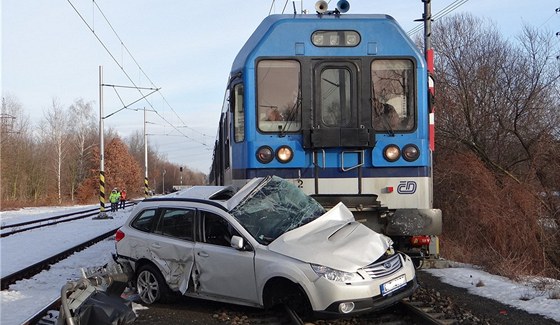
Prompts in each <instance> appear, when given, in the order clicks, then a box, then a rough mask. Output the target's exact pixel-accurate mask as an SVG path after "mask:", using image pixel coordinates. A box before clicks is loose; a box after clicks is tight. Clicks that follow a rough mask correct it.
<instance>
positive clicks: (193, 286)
mask: <svg viewBox="0 0 560 325" xmlns="http://www.w3.org/2000/svg"><path fill="white" fill-rule="evenodd" d="M116 240H117V243H116V258H117V260H118V261H119V262H121V263H130V266H131V267H132V269H133V270H134V273H135V279H134V282H135V283H136V288H137V290H138V293H139V295H140V297H141V299H142V301H143V302H144V303H146V304H152V303H154V302H157V301H159V300H161V301H165V300H167V299H168V298H169V297H171V296H172V295H173V294H176V293H180V294H182V295H185V296H189V297H196V298H203V299H210V300H215V301H222V302H228V303H235V304H241V305H248V306H254V307H260V308H269V307H273V306H275V305H278V304H284V303H286V304H288V305H290V307H291V308H293V309H294V310H295V311H296V312H297V313H298V314H300V316H303V317H318V316H343V315H348V314H354V313H359V312H369V311H374V310H379V309H382V308H385V307H387V306H390V305H392V304H394V303H396V302H398V301H399V300H400V299H402V298H405V297H408V296H410V295H411V294H412V293H413V292H414V290H415V289H416V287H417V283H416V276H415V270H414V267H413V264H412V261H411V259H410V258H409V257H408V256H407V255H405V254H402V253H398V252H395V251H394V250H393V248H392V246H391V245H392V241H391V239H390V238H388V237H386V236H384V235H382V234H378V233H376V232H374V231H372V230H371V229H369V228H367V227H366V226H364V225H362V224H361V223H359V222H357V221H355V220H354V217H353V215H352V213H351V212H350V211H349V210H348V208H346V206H344V205H343V204H342V203H339V204H338V205H337V206H335V207H334V208H332V209H331V210H329V211H325V209H324V208H323V207H322V206H321V205H320V204H319V203H317V202H316V201H315V200H314V199H313V198H311V197H309V196H307V195H306V194H304V193H303V192H302V191H301V190H300V189H299V188H297V187H296V186H295V185H293V184H292V183H290V182H288V181H285V180H283V179H281V178H278V177H275V176H273V177H264V178H255V179H253V180H251V181H250V182H249V183H247V184H246V185H245V186H244V187H243V188H241V189H240V190H239V191H236V190H235V189H234V188H232V187H223V186H195V187H192V188H190V189H187V190H183V191H180V192H177V193H174V194H172V195H168V196H166V197H161V198H151V199H146V200H144V201H142V202H140V203H139V204H138V205H137V206H136V207H135V209H134V210H133V211H132V214H131V216H130V218H129V219H128V220H127V222H126V223H125V224H124V225H123V227H121V228H120V229H119V230H118V231H117V234H116Z"/></svg>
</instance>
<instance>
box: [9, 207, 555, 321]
mask: <svg viewBox="0 0 560 325" xmlns="http://www.w3.org/2000/svg"><path fill="white" fill-rule="evenodd" d="M79 208H80V207H70V208H69V207H64V208H52V207H48V208H26V209H22V210H17V211H6V212H0V224H2V225H6V224H13V223H18V222H23V221H27V220H30V219H31V218H37V219H42V218H46V217H48V216H49V215H55V214H60V213H64V212H70V211H72V210H73V209H74V210H76V209H79ZM82 208H83V207H82ZM131 209H132V208H131V207H128V208H126V209H125V210H124V211H123V210H119V211H118V212H114V213H111V212H108V214H109V215H111V216H113V217H114V219H106V220H92V219H91V217H89V218H86V219H83V220H80V221H74V222H70V223H68V224H65V223H62V224H58V225H55V226H51V227H47V229H36V230H33V231H29V232H24V233H19V234H14V235H11V236H8V237H4V238H0V273H1V274H2V276H6V275H8V274H10V273H12V272H14V271H17V270H19V269H21V268H23V267H25V266H28V265H30V264H32V263H35V262H37V261H39V260H42V259H44V258H45V257H47V256H48V255H51V254H52V253H54V252H57V251H62V250H65V249H67V248H68V247H69V246H74V245H75V244H78V243H81V242H82V240H83V239H85V238H93V237H96V236H98V235H99V234H101V233H104V232H107V231H109V230H111V229H114V228H116V227H119V226H120V225H122V224H123V223H124V221H125V220H126V218H127V217H128V214H129V212H130V210H131ZM114 250H115V243H114V240H113V239H112V238H111V239H108V240H104V241H102V242H99V243H98V244H96V245H94V246H92V247H90V248H88V249H86V250H84V251H81V252H78V253H75V254H74V255H72V256H71V257H70V258H68V259H65V260H64V261H61V262H59V263H57V264H55V265H53V266H52V267H51V269H50V270H48V271H43V272H41V273H39V274H37V275H35V276H34V277H33V278H31V279H27V280H21V281H18V282H17V283H15V284H13V285H11V286H10V287H9V289H8V290H4V291H2V292H1V293H0V324H2V325H12V324H13V325H17V324H21V323H22V322H24V321H25V320H27V319H28V318H29V317H30V316H32V315H33V314H34V313H36V312H37V311H39V310H41V309H42V308H43V306H45V305H47V304H48V303H50V302H51V301H53V300H55V299H56V298H58V297H60V289H61V288H62V286H63V285H64V284H66V282H67V281H72V280H77V279H78V278H79V277H80V274H81V271H80V270H81V268H87V267H96V266H102V265H104V264H106V263H108V262H109V261H111V253H113V252H114ZM427 271H428V272H430V273H431V274H433V275H435V276H438V277H440V278H441V280H442V281H443V282H445V283H448V284H451V285H454V286H458V287H463V288H468V290H469V292H471V293H473V294H477V295H480V296H484V297H487V298H490V299H495V300H498V301H500V302H502V303H505V304H508V305H511V306H514V307H516V308H519V309H522V310H526V311H528V312H530V313H534V314H540V315H543V316H546V317H549V318H552V319H554V320H556V321H558V322H560V299H549V295H551V293H553V292H556V295H557V296H558V295H560V292H559V291H560V281H559V280H551V279H548V280H547V281H548V282H549V283H550V285H549V287H548V288H547V289H546V290H544V289H543V288H540V286H536V285H534V281H535V280H534V279H528V281H527V282H526V283H517V282H513V281H511V280H509V279H506V278H503V277H499V276H495V275H492V274H488V273H486V272H483V271H481V270H479V269H477V268H474V267H470V266H466V265H464V266H461V267H455V268H449V269H431V270H427ZM538 283H539V284H542V283H544V281H543V280H542V279H541V280H539V282H538ZM482 284H483V285H482ZM536 287H539V289H540V290H538V289H536ZM555 290H556V291H555Z"/></svg>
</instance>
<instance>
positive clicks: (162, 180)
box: [161, 169, 167, 194]
mask: <svg viewBox="0 0 560 325" xmlns="http://www.w3.org/2000/svg"><path fill="white" fill-rule="evenodd" d="M165 173H167V171H166V170H165V169H164V170H163V175H162V176H161V182H162V185H161V194H165Z"/></svg>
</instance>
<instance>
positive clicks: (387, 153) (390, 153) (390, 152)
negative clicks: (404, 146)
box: [383, 144, 401, 162]
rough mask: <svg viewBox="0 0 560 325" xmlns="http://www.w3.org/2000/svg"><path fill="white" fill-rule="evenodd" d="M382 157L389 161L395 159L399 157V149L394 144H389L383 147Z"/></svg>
mask: <svg viewBox="0 0 560 325" xmlns="http://www.w3.org/2000/svg"><path fill="white" fill-rule="evenodd" d="M383 157H384V158H385V160H387V161H389V162H394V161H397V160H399V158H400V157H401V149H399V147H397V146H396V145H394V144H390V145H388V146H386V147H385V149H383Z"/></svg>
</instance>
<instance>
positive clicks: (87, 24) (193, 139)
mask: <svg viewBox="0 0 560 325" xmlns="http://www.w3.org/2000/svg"><path fill="white" fill-rule="evenodd" d="M92 1H93V3H94V4H95V6H96V7H97V9H98V10H99V12H100V13H101V15H102V16H103V18H104V19H105V21H106V22H107V24H108V25H109V27H110V28H111V30H112V31H113V33H115V35H116V37H117V38H118V39H119V41H120V42H121V46H122V47H123V48H124V49H125V50H126V51H127V53H128V54H129V55H130V57H131V58H132V59H133V61H134V62H135V64H136V65H137V67H138V68H139V70H140V71H141V72H142V74H144V76H145V77H146V79H147V80H148V81H149V82H150V83H151V84H152V86H154V88H157V87H155V84H154V83H153V81H152V80H151V79H150V78H149V77H148V76H147V74H146V73H145V71H144V69H142V67H141V66H140V64H139V63H138V61H137V60H136V59H135V58H134V56H133V55H132V53H130V51H129V50H128V48H127V47H126V45H124V42H123V41H122V39H121V38H120V36H119V35H118V33H117V32H116V30H115V29H114V28H113V26H112V25H111V23H110V22H109V20H108V19H107V17H106V16H105V14H104V13H103V11H102V10H101V8H100V7H99V5H97V3H95V0H92ZM67 2H68V3H69V4H70V6H71V7H72V8H73V9H74V11H75V12H76V14H77V15H78V16H79V17H80V19H81V20H82V22H83V23H84V24H85V25H86V26H87V28H88V29H89V30H90V31H91V32H92V33H93V35H94V36H95V38H96V39H97V41H98V42H99V43H100V44H101V46H102V47H103V48H104V49H105V51H106V52H107V53H108V54H109V56H110V57H111V59H112V60H113V61H114V62H115V63H116V64H117V66H118V67H119V68H120V69H121V70H122V72H123V73H124V75H125V76H126V78H127V79H128V80H129V81H130V82H131V83H132V85H133V86H134V88H136V89H137V90H138V92H139V93H140V94H141V95H142V98H141V99H144V100H145V101H146V102H147V103H148V105H149V106H150V107H151V108H152V110H153V111H154V112H156V114H157V115H158V116H159V117H160V118H162V120H164V121H165V122H166V123H168V124H169V125H170V126H171V127H172V128H174V129H175V130H176V131H177V132H179V133H180V134H181V135H183V136H184V137H185V138H187V139H189V140H192V141H195V142H197V143H200V144H201V145H203V146H208V147H209V145H208V144H207V143H206V142H204V141H199V140H198V139H195V138H193V137H190V136H188V135H186V134H185V133H183V132H182V131H181V130H179V129H178V128H177V127H176V126H175V125H174V124H173V123H171V122H170V121H168V120H167V119H166V118H164V117H163V116H162V115H161V114H160V113H159V112H158V111H157V109H156V108H155V107H154V105H153V104H152V102H150V101H149V100H148V99H147V98H146V96H147V95H145V94H144V93H143V92H142V90H141V87H138V86H137V85H136V83H135V82H134V80H133V79H132V78H131V76H130V75H129V74H128V73H127V71H126V70H125V68H124V66H123V65H122V64H121V63H119V61H118V59H117V58H116V57H115V55H114V54H113V53H112V52H111V50H110V49H109V48H108V47H107V45H106V44H105V43H104V42H103V40H102V39H101V38H100V36H99V35H98V34H97V33H96V32H95V30H94V28H93V27H92V25H90V24H89V23H88V22H87V21H86V19H85V18H84V17H83V15H82V14H81V13H80V11H79V10H78V9H77V8H76V6H74V4H73V3H72V1H71V0H67ZM158 92H159V91H158ZM159 93H160V95H161V96H162V98H163V100H164V102H165V103H166V104H167V106H169V107H170V109H171V110H172V111H173V113H174V114H175V115H176V116H177V117H178V118H179V120H180V121H181V123H183V125H185V126H186V123H185V122H184V121H183V120H182V119H181V117H180V116H179V115H178V114H177V112H176V111H175V110H174V109H173V107H172V106H171V105H170V104H169V102H168V101H167V99H166V98H165V96H164V95H163V94H162V93H161V92H159ZM121 102H122V100H121ZM124 108H126V107H124ZM121 110H122V109H121ZM189 129H191V130H192V131H194V132H196V133H199V134H201V135H202V136H205V137H208V138H211V137H210V136H208V135H206V134H204V133H202V132H199V131H197V130H195V129H192V128H189Z"/></svg>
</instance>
